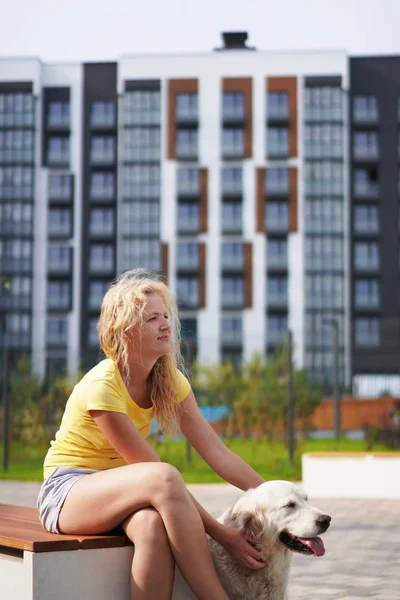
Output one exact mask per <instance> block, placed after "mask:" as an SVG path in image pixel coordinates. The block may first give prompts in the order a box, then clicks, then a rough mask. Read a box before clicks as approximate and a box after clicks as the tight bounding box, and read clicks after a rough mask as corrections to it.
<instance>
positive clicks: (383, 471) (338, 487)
mask: <svg viewBox="0 0 400 600" xmlns="http://www.w3.org/2000/svg"><path fill="white" fill-rule="evenodd" d="M302 468H303V478H302V479H303V486H304V488H305V490H306V491H307V493H308V494H309V495H310V496H312V497H314V498H382V499H383V498H391V499H394V498H396V499H400V452H398V453H396V452H382V453H363V452H312V453H309V454H303V457H302Z"/></svg>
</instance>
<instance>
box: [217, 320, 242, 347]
mask: <svg viewBox="0 0 400 600" xmlns="http://www.w3.org/2000/svg"><path fill="white" fill-rule="evenodd" d="M221 342H222V344H223V345H224V346H241V345H242V343H243V322H242V317H222V319H221Z"/></svg>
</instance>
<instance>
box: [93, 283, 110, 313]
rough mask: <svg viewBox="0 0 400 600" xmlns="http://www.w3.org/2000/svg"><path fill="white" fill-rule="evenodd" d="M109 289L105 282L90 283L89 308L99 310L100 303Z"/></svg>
mask: <svg viewBox="0 0 400 600" xmlns="http://www.w3.org/2000/svg"><path fill="white" fill-rule="evenodd" d="M109 287H110V285H109V283H108V282H107V281H91V282H90V284H89V308H90V309H91V310H96V311H97V310H100V306H101V303H102V301H103V298H104V296H105V295H106V293H107V291H108V288H109Z"/></svg>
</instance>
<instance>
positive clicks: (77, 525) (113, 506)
mask: <svg viewBox="0 0 400 600" xmlns="http://www.w3.org/2000/svg"><path fill="white" fill-rule="evenodd" d="M174 488H175V489H177V492H178V493H183V492H184V490H185V488H184V484H183V480H182V478H181V477H180V475H179V472H178V471H177V470H176V469H174V467H172V466H171V465H168V464H166V463H161V462H160V463H158V462H149V463H137V464H133V465H127V466H125V467H118V468H116V469H109V470H107V471H99V472H97V473H93V474H91V475H87V476H86V477H82V478H81V479H79V481H77V482H76V483H75V484H74V485H73V486H72V488H71V489H70V491H69V492H68V495H67V497H66V499H65V502H64V504H63V507H62V509H61V511H60V515H59V519H58V527H59V530H60V532H62V533H80V534H82V535H84V534H98V533H104V532H106V531H109V530H110V529H113V528H114V527H117V526H118V525H120V524H121V523H122V521H124V520H125V519H126V518H127V517H128V516H129V515H130V514H132V513H133V512H135V511H136V510H139V509H141V508H145V507H148V506H153V505H154V504H156V503H157V501H158V499H159V498H161V497H162V492H163V490H165V489H174Z"/></svg>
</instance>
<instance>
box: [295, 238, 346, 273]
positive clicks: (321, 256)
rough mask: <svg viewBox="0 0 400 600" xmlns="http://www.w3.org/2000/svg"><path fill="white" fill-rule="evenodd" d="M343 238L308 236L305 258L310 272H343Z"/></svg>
mask: <svg viewBox="0 0 400 600" xmlns="http://www.w3.org/2000/svg"><path fill="white" fill-rule="evenodd" d="M343 252H344V249H343V239H342V237H327V236H323V237H320V236H308V237H307V238H306V247H305V258H306V268H307V269H308V270H309V271H341V270H342V269H343Z"/></svg>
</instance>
